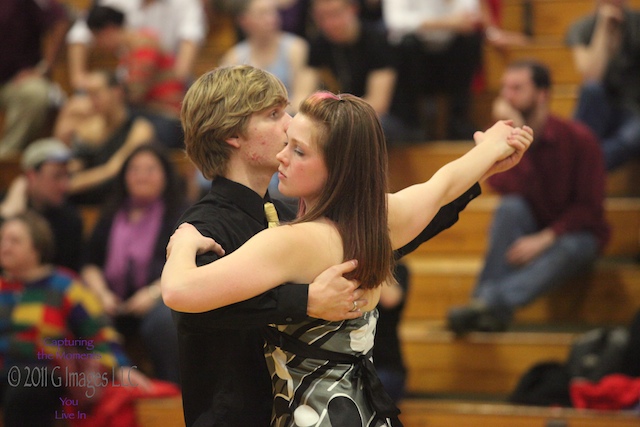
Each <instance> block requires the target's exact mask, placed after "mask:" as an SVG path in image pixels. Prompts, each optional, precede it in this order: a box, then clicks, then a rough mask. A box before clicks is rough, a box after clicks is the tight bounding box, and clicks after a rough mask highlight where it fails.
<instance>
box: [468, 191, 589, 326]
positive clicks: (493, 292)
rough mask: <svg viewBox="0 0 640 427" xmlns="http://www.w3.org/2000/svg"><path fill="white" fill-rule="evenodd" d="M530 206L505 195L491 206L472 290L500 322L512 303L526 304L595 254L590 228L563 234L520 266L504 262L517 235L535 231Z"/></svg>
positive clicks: (508, 317)
mask: <svg viewBox="0 0 640 427" xmlns="http://www.w3.org/2000/svg"><path fill="white" fill-rule="evenodd" d="M539 230H540V227H539V226H538V224H537V223H536V220H535V218H534V217H533V214H532V212H531V209H530V207H529V204H528V203H527V202H526V201H525V200H524V199H523V198H522V197H520V196H504V197H503V198H502V200H501V203H500V206H499V207H498V209H497V210H496V213H495V216H494V219H493V223H492V226H491V232H490V242H489V250H488V253H487V255H486V259H485V265H484V268H483V270H482V272H481V274H480V277H479V280H478V283H477V284H476V288H475V290H474V297H475V298H476V299H477V300H479V301H481V302H484V303H485V304H486V305H487V306H488V307H489V308H490V309H491V311H492V312H493V313H494V314H495V315H496V316H497V317H499V318H500V319H501V320H504V321H505V322H508V321H510V320H511V318H512V316H513V312H514V310H515V309H516V308H517V307H520V306H523V305H526V304H528V303H530V302H531V301H533V300H534V299H536V298H537V297H539V296H540V295H542V294H543V293H545V292H547V291H549V290H550V289H552V288H553V287H555V286H557V285H559V284H561V283H562V282H564V281H565V280H566V279H568V278H570V277H572V276H575V275H577V274H578V273H580V272H582V271H583V270H584V269H585V268H588V267H589V266H591V265H592V264H593V262H594V261H595V260H596V258H597V257H598V252H599V245H598V240H597V239H596V237H595V235H593V234H592V233H589V232H577V233H567V234H563V235H561V236H559V237H558V238H557V239H556V241H555V243H554V244H553V245H552V246H551V247H550V248H548V249H547V250H546V251H544V252H543V253H542V254H541V255H539V256H538V257H537V258H535V259H534V260H533V261H531V262H530V263H528V264H526V265H524V266H513V265H511V264H509V263H508V262H507V260H506V257H505V254H506V253H507V250H508V249H509V247H510V246H511V245H512V244H513V243H514V242H515V241H516V240H517V239H518V238H520V237H522V236H525V235H529V234H532V233H535V232H538V231H539Z"/></svg>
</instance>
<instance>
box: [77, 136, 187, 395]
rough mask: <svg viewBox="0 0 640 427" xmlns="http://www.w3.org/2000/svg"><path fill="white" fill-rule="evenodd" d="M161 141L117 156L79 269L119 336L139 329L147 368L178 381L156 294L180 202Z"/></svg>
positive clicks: (164, 311)
mask: <svg viewBox="0 0 640 427" xmlns="http://www.w3.org/2000/svg"><path fill="white" fill-rule="evenodd" d="M181 190H182V188H181V186H180V185H179V182H178V180H177V178H176V175H175V172H174V170H173V167H172V165H171V163H170V161H169V160H168V158H167V157H166V155H165V154H164V153H163V151H162V150H161V148H159V147H156V146H154V145H143V146H140V147H139V148H137V149H136V150H135V151H134V152H133V153H132V154H131V155H130V156H129V157H128V159H127V160H126V161H125V163H124V165H123V168H122V170H121V171H120V174H119V175H118V178H117V180H116V184H115V186H114V188H113V190H112V193H111V197H110V199H109V200H107V203H106V204H105V208H104V210H103V212H102V213H101V216H100V218H99V220H98V222H97V224H96V226H95V228H94V230H93V233H92V235H91V237H90V239H89V241H88V244H87V251H86V263H85V265H84V267H83V269H82V276H83V278H84V280H85V281H86V283H87V284H88V285H89V287H91V288H92V289H93V290H94V291H96V292H97V294H98V295H99V297H100V299H101V301H102V304H103V305H104V307H105V311H106V312H107V313H108V314H109V315H111V316H112V317H113V318H114V321H115V325H116V328H117V329H118V330H119V331H120V332H121V333H123V334H124V335H125V338H126V339H131V338H132V337H135V336H139V338H140V339H141V340H142V343H143V345H144V348H145V350H146V353H147V354H148V355H149V357H150V358H151V361H152V363H153V369H154V372H153V374H154V375H155V376H156V377H158V378H160V379H163V380H167V381H173V382H176V383H177V382H178V349H177V337H176V332H175V327H174V324H173V321H172V319H171V312H170V310H169V309H168V308H167V307H166V306H165V305H164V304H163V303H162V300H161V298H160V288H159V279H160V274H161V272H162V267H163V265H164V260H165V247H166V245H167V242H168V241H169V237H170V236H171V233H172V231H173V226H174V224H175V222H176V221H177V219H178V218H179V216H180V215H181V213H182V212H183V210H184V208H185V207H186V205H185V200H184V197H183V195H184V191H181Z"/></svg>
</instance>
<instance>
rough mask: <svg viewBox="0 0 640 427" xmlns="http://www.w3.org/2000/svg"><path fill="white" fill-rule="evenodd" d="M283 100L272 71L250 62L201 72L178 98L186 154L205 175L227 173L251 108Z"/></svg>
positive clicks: (253, 110) (284, 94)
mask: <svg viewBox="0 0 640 427" xmlns="http://www.w3.org/2000/svg"><path fill="white" fill-rule="evenodd" d="M287 103H288V100H287V90H286V88H285V87H284V85H283V84H282V82H281V81H280V80H278V78H277V77H275V76H274V75H273V74H271V73H269V72H267V71H264V70H261V69H259V68H255V67H252V66H249V65H236V66H230V67H219V68H216V69H214V70H211V71H209V72H207V73H205V74H203V75H202V76H201V77H200V78H199V79H198V80H196V82H195V83H193V85H192V86H191V87H190V88H189V90H188V91H187V93H186V95H185V97H184V101H183V103H182V114H181V117H180V118H181V120H182V128H183V129H184V143H185V147H186V151H187V155H188V156H189V158H190V159H191V161H192V162H193V163H194V164H195V165H196V167H197V168H198V169H200V171H201V172H202V174H203V175H204V176H205V178H207V179H214V178H216V177H217V176H221V175H224V174H225V173H226V168H227V164H228V161H229V156H230V154H231V149H232V147H231V146H230V145H229V144H228V143H227V142H226V140H227V139H228V138H231V137H237V136H242V135H244V132H245V130H246V126H247V122H248V121H249V118H250V117H251V115H252V114H254V113H257V112H260V111H263V110H265V109H267V108H272V107H274V106H280V105H282V106H284V105H286V104H287Z"/></svg>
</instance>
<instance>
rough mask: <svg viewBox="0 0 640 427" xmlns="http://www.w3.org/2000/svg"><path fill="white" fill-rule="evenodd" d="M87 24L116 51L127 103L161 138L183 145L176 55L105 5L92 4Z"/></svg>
mask: <svg viewBox="0 0 640 427" xmlns="http://www.w3.org/2000/svg"><path fill="white" fill-rule="evenodd" d="M87 26H88V27H89V29H90V30H91V32H92V33H93V36H94V38H95V40H96V44H97V45H98V46H99V47H101V48H103V49H106V50H109V51H112V52H114V53H116V54H117V55H118V58H119V64H118V72H119V73H120V74H121V77H122V80H123V81H124V83H125V87H126V90H127V94H128V101H129V103H130V104H131V105H132V106H133V107H135V108H136V109H138V110H140V111H139V112H140V113H141V115H143V116H144V117H145V118H147V119H148V120H150V121H151V123H152V124H153V125H154V128H155V130H156V135H157V136H158V139H160V141H161V142H163V143H164V144H165V145H167V146H169V147H172V148H183V137H182V127H181V125H180V106H181V102H182V97H183V96H184V94H185V92H186V85H185V83H184V81H182V80H181V79H179V78H178V77H177V75H176V73H175V56H174V55H173V54H171V53H169V52H166V51H164V50H162V47H161V45H160V40H159V39H158V36H157V34H156V33H154V32H152V31H149V30H145V29H140V30H131V29H127V28H125V27H124V13H123V12H121V11H119V10H117V9H114V8H111V7H107V6H94V7H93V8H91V10H90V11H89V15H88V16H87Z"/></svg>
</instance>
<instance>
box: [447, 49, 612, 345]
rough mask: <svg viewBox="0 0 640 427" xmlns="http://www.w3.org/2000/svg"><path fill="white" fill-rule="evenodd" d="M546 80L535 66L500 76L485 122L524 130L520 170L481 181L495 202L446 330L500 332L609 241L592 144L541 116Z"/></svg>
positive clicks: (521, 64) (586, 133) (580, 130)
mask: <svg viewBox="0 0 640 427" xmlns="http://www.w3.org/2000/svg"><path fill="white" fill-rule="evenodd" d="M550 88H551V78H550V74H549V71H548V69H547V68H546V67H545V66H544V65H542V64H540V63H537V62H534V61H529V60H523V61H518V62H515V63H512V64H511V65H510V66H509V67H508V68H507V70H506V71H505V73H504V75H503V79H502V89H501V92H500V95H499V97H498V98H497V99H496V101H495V103H494V108H493V114H494V116H495V117H496V118H498V119H510V120H513V121H514V126H522V125H523V124H527V125H529V126H530V127H531V128H533V130H534V134H535V135H536V139H535V140H534V142H533V143H532V145H531V149H530V150H529V152H528V153H527V154H526V155H525V156H524V157H523V158H522V161H521V162H520V164H518V165H517V166H516V167H514V168H513V169H511V170H509V171H507V172H505V173H503V174H500V175H499V176H498V175H496V176H494V177H491V178H490V179H489V181H488V182H489V184H490V186H491V187H492V188H494V189H495V190H496V191H497V192H498V193H500V194H501V195H502V198H501V201H500V205H499V207H498V208H497V210H496V213H495V217H494V220H493V224H492V227H491V232H490V241H489V248H488V252H487V254H486V258H485V265H484V268H483V269H482V272H481V274H480V277H479V278H478V281H477V283H476V287H475V290H474V292H473V300H472V302H471V303H470V304H469V305H467V306H463V307H457V308H454V309H452V310H451V311H450V312H449V316H448V321H449V327H450V329H451V330H453V331H454V332H456V333H457V334H463V333H465V332H469V331H500V330H504V329H506V328H507V326H508V324H509V322H510V321H511V319H512V317H513V313H514V311H515V310H516V309H517V308H518V307H520V306H523V305H525V304H528V303H529V302H531V301H533V300H534V299H536V298H537V297H539V296H540V295H541V294H543V293H545V292H547V291H548V290H550V289H551V288H553V287H555V286H558V285H560V284H561V283H563V282H564V281H566V280H567V279H568V278H569V277H571V276H574V275H576V274H577V273H579V272H582V271H584V269H585V268H588V267H589V266H590V265H592V264H593V263H594V261H595V260H596V259H597V258H598V256H599V254H600V253H601V251H602V250H603V248H604V247H605V245H606V243H607V241H608V239H609V227H608V225H607V223H606V222H605V217H604V208H603V201H604V197H605V166H604V159H603V156H602V152H601V150H600V146H599V142H598V139H597V137H596V136H595V135H594V134H593V133H592V132H591V131H590V130H589V129H588V128H587V127H586V126H584V125H582V124H580V123H578V122H575V121H568V120H564V119H561V118H559V117H557V116H554V115H552V114H550V112H549V99H550V95H549V91H550Z"/></svg>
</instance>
